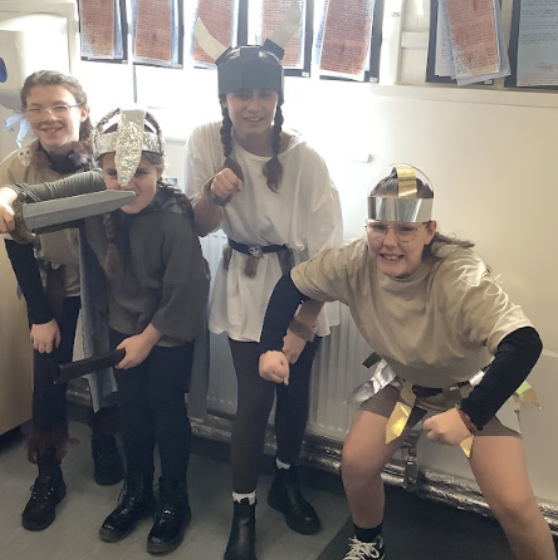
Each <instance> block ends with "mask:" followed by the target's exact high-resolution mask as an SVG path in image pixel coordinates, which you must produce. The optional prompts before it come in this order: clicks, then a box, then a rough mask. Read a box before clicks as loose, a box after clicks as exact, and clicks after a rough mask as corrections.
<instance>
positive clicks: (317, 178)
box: [184, 122, 342, 341]
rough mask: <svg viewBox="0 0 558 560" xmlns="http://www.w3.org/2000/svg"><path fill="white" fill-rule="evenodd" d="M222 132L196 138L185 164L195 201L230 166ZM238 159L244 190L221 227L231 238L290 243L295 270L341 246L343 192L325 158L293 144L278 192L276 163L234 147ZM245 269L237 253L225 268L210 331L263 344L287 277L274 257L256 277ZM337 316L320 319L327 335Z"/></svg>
mask: <svg viewBox="0 0 558 560" xmlns="http://www.w3.org/2000/svg"><path fill="white" fill-rule="evenodd" d="M220 126H221V123H220V122H215V123H210V124H205V125H202V126H200V127H198V128H197V129H195V130H194V131H193V132H192V135H191V137H190V139H189V141H188V144H187V146H186V151H185V158H184V160H185V183H186V188H187V192H188V194H189V195H192V196H193V195H195V194H197V193H198V192H199V191H200V188H202V187H203V185H204V184H205V183H206V182H207V180H208V179H209V178H210V177H212V176H213V175H214V174H215V173H217V172H218V171H220V170H221V169H222V167H223V163H224V161H225V158H224V155H223V148H222V145H221V137H220V133H219V129H220ZM232 157H233V158H234V159H235V160H236V161H237V162H238V163H239V164H240V167H241V168H242V170H243V173H244V189H243V191H242V192H241V193H238V194H236V195H235V196H233V197H232V199H231V201H230V202H229V203H228V204H227V205H226V206H224V207H223V210H222V219H221V223H220V227H221V228H222V229H223V231H224V233H225V234H226V235H227V236H228V237H229V238H231V239H233V240H234V241H237V242H238V243H245V244H248V245H262V246H263V245H275V244H276V245H283V244H285V245H287V246H288V247H289V248H290V249H292V251H293V254H294V259H295V263H300V262H302V261H305V260H307V259H308V258H310V257H313V256H315V255H317V254H318V253H319V252H320V250H321V249H323V248H325V247H333V246H336V245H339V244H340V243H341V242H342V226H341V210H340V205H339V196H338V193H337V190H336V189H335V187H334V186H333V184H332V182H331V179H330V177H329V173H328V170H327V167H326V165H325V163H324V161H323V160H322V158H321V157H320V156H319V155H318V153H317V152H316V151H314V149H312V148H311V147H310V146H309V145H308V144H307V143H306V142H305V141H304V140H303V139H302V138H301V137H300V136H297V137H294V138H292V139H291V141H290V143H289V145H288V147H287V149H286V150H285V151H284V152H283V153H281V154H280V155H279V160H280V161H281V164H282V165H283V179H282V181H281V183H280V185H279V189H278V192H276V193H275V192H272V191H271V190H270V189H269V188H268V186H267V184H266V179H265V177H264V176H263V173H262V168H263V165H264V164H265V163H266V162H267V161H268V160H269V159H270V158H269V157H260V156H255V155H253V154H251V153H249V152H247V151H246V150H244V149H243V148H241V147H240V146H239V144H238V143H237V142H236V141H234V140H233V153H232ZM245 262H246V256H245V255H244V254H241V253H238V252H237V251H232V258H231V261H230V264H229V269H228V271H225V270H224V268H223V262H222V261H221V263H220V265H219V269H218V271H217V275H216V278H215V287H214V291H213V296H212V299H211V315H210V322H209V328H210V330H211V331H212V332H214V333H222V332H226V333H228V335H229V336H230V337H231V338H232V339H234V340H240V341H259V340H260V333H261V328H262V324H263V317H264V314H265V310H266V308H267V303H268V301H269V298H270V296H271V293H272V291H273V288H274V287H275V284H276V283H277V281H278V280H279V278H280V277H281V275H282V272H281V268H280V266H279V261H278V258H277V255H275V254H273V253H269V254H265V255H263V256H262V258H261V259H260V262H259V264H258V270H257V274H256V276H255V278H248V277H247V276H246V275H245V274H244V266H245ZM336 311H337V310H336V309H335V308H333V309H331V310H328V312H327V313H324V312H322V313H321V314H320V317H319V320H318V334H319V335H320V336H325V335H327V334H329V327H330V326H331V325H333V324H337V323H338V313H336Z"/></svg>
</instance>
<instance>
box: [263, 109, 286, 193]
mask: <svg viewBox="0 0 558 560" xmlns="http://www.w3.org/2000/svg"><path fill="white" fill-rule="evenodd" d="M283 122H284V119H283V111H282V110H281V105H277V110H276V112H275V119H274V121H273V129H272V132H271V134H272V137H271V148H272V150H273V157H272V158H271V159H270V160H269V161H268V162H267V163H266V164H265V165H264V168H263V174H264V177H265V178H266V179H267V186H268V187H269V188H270V190H272V191H273V192H277V190H278V189H279V183H280V182H281V179H282V178H283V166H282V165H281V162H280V161H279V157H278V156H279V152H280V151H281V131H282V127H283Z"/></svg>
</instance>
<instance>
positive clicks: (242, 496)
mask: <svg viewBox="0 0 558 560" xmlns="http://www.w3.org/2000/svg"><path fill="white" fill-rule="evenodd" d="M232 497H233V501H234V502H238V503H240V502H241V501H242V500H244V499H248V503H249V504H250V505H254V504H255V503H256V491H255V490H254V492H250V494H237V493H236V492H233V493H232Z"/></svg>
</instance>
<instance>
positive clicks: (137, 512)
mask: <svg viewBox="0 0 558 560" xmlns="http://www.w3.org/2000/svg"><path fill="white" fill-rule="evenodd" d="M154 503H155V497H154V496H153V477H152V476H150V475H148V476H142V475H130V476H128V477H127V478H126V482H125V486H124V490H123V496H122V499H121V501H120V503H119V504H118V507H117V508H116V509H115V510H114V511H113V512H112V513H111V514H110V515H109V516H108V517H107V518H106V519H105V521H104V523H103V525H102V527H101V529H100V530H99V536H100V537H101V539H102V540H104V541H106V542H116V541H120V540H122V539H124V538H125V537H127V536H128V535H129V534H130V533H131V532H132V531H133V530H134V529H135V528H136V525H137V524H138V522H139V521H140V520H141V519H143V518H144V517H149V516H150V515H151V514H152V513H153V506H154Z"/></svg>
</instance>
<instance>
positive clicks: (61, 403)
mask: <svg viewBox="0 0 558 560" xmlns="http://www.w3.org/2000/svg"><path fill="white" fill-rule="evenodd" d="M80 307H81V302H80V298H79V297H69V298H66V299H65V300H64V304H63V307H62V317H61V318H60V320H58V328H59V330H60V346H59V347H58V348H56V349H54V350H53V351H52V352H51V353H50V354H41V353H40V352H37V350H35V351H34V364H33V365H34V376H33V377H34V382H33V425H34V427H35V429H36V430H39V431H47V430H53V429H56V428H63V427H65V426H66V424H67V419H66V387H67V384H66V383H61V384H59V385H55V384H54V382H53V380H52V379H53V373H54V369H55V368H56V366H57V364H64V363H67V362H71V361H72V357H73V353H74V338H75V336H76V325H77V320H78V315H79V310H80Z"/></svg>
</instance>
